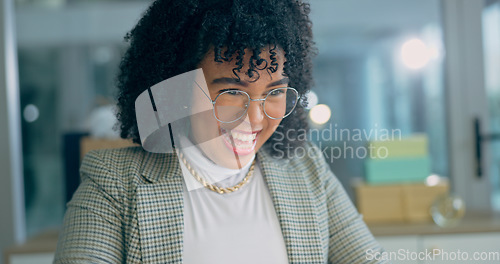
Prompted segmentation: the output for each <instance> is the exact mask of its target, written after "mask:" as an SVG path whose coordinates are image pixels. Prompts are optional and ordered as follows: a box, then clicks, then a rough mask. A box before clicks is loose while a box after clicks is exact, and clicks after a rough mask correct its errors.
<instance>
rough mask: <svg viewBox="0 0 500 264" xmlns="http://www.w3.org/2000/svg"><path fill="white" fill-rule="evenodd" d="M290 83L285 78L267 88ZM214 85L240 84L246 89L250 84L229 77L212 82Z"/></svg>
mask: <svg viewBox="0 0 500 264" xmlns="http://www.w3.org/2000/svg"><path fill="white" fill-rule="evenodd" d="M288 81H289V79H288V78H283V79H281V80H278V81H275V82H272V83H270V84H268V85H267V87H268V88H269V87H273V86H277V85H281V84H288ZM212 84H238V85H242V86H245V87H247V86H248V82H246V81H241V80H238V79H236V78H227V77H223V78H217V79H214V80H213V81H212Z"/></svg>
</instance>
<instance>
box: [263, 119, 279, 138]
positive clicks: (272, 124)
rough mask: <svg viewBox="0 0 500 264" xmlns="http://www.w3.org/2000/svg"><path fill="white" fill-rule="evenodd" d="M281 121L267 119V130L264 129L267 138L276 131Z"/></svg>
mask: <svg viewBox="0 0 500 264" xmlns="http://www.w3.org/2000/svg"><path fill="white" fill-rule="evenodd" d="M280 123H281V120H276V119H269V121H268V123H267V128H266V134H267V135H268V138H269V137H271V135H272V134H273V133H274V131H276V129H277V128H278V126H279V125H280Z"/></svg>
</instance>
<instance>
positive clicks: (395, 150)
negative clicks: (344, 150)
mask: <svg viewBox="0 0 500 264" xmlns="http://www.w3.org/2000/svg"><path fill="white" fill-rule="evenodd" d="M428 145H429V140H428V138H427V135H425V134H414V135H412V136H409V137H404V138H394V139H392V140H383V141H371V142H369V143H368V150H369V151H370V158H371V159H387V158H406V157H423V156H427V155H428V154H429V151H428Z"/></svg>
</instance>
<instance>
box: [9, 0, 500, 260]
mask: <svg viewBox="0 0 500 264" xmlns="http://www.w3.org/2000/svg"><path fill="white" fill-rule="evenodd" d="M310 2H311V9H312V13H311V19H312V21H313V24H314V37H315V40H316V43H317V47H318V50H319V54H318V56H317V57H316V59H315V61H314V66H315V69H314V74H315V81H316V85H315V87H314V89H313V92H314V94H313V95H310V98H309V99H310V101H311V102H312V103H313V104H311V105H310V107H311V110H310V111H311V116H310V118H311V127H312V128H314V129H317V130H318V131H322V130H325V129H327V130H332V129H333V130H336V131H340V129H349V130H351V131H353V130H356V129H359V130H361V131H368V132H369V131H382V130H384V129H386V130H398V131H400V133H401V136H402V137H410V136H412V135H415V134H419V135H425V137H426V140H427V141H426V142H427V148H428V153H427V155H428V157H429V160H430V161H431V162H430V168H429V170H430V172H431V173H432V174H433V175H439V176H440V177H444V178H447V179H448V180H449V183H450V188H451V190H452V191H453V192H454V193H456V194H458V195H460V196H461V197H462V198H463V199H464V201H465V203H466V204H467V207H468V210H470V211H481V212H485V211H486V212H495V211H499V210H500V198H499V197H500V145H499V144H500V142H495V141H485V142H483V143H482V146H483V148H482V153H481V154H482V155H481V156H482V159H481V165H482V168H483V171H482V175H481V176H478V173H477V169H476V168H477V162H476V152H475V151H476V143H475V139H476V138H475V134H474V120H475V118H478V119H479V120H480V123H481V133H482V134H489V133H495V132H496V133H500V77H499V76H500V74H498V73H497V71H498V69H500V1H498V0H418V1H416V0H379V1H373V0H313V1H310ZM150 3H151V1H144V0H128V1H123V0H121V1H112V0H92V1H89V0H15V1H14V0H3V2H2V9H1V11H2V12H3V13H2V14H3V15H2V16H0V18H1V21H0V26H1V27H2V28H3V29H2V30H3V31H0V33H1V34H2V38H1V39H0V40H1V41H2V42H3V44H2V45H0V47H1V48H2V50H0V59H2V61H1V63H2V66H1V67H0V71H2V73H0V81H1V84H0V88H1V89H2V90H1V92H0V105H1V106H2V109H1V110H0V113H2V114H1V115H2V117H1V119H0V131H1V134H0V136H1V140H2V142H1V143H0V147H1V151H0V152H1V153H2V155H3V156H2V158H3V160H4V161H3V162H4V163H2V166H3V167H2V169H1V176H0V193H3V194H2V196H1V198H2V199H1V200H2V203H0V204H1V205H2V208H1V209H2V215H3V216H2V217H0V221H3V222H0V228H1V231H2V234H1V235H0V236H1V237H2V238H0V250H2V251H3V250H4V248H5V247H7V246H9V245H12V244H14V243H15V242H18V243H21V242H23V241H24V240H25V239H26V238H29V237H32V236H36V235H37V234H39V233H43V232H44V231H46V230H48V229H57V228H58V227H60V225H61V224H62V218H63V214H64V210H65V203H66V202H67V197H66V196H67V195H66V189H65V188H66V185H65V184H66V182H67V181H68V178H71V177H72V178H74V177H78V175H68V173H67V172H66V171H65V170H66V167H65V165H67V164H65V162H66V161H67V158H68V157H65V151H64V150H65V144H67V142H66V141H65V136H67V135H71V134H78V133H86V132H88V127H87V124H88V120H89V115H90V114H91V113H92V111H93V110H95V109H96V108H98V107H100V106H103V105H107V104H113V103H114V102H115V94H116V87H115V83H114V81H115V77H116V74H117V67H118V64H119V62H120V58H121V55H122V54H123V52H124V51H125V50H126V48H127V45H126V43H125V42H124V41H123V37H124V35H125V34H126V32H127V31H128V30H130V29H131V28H132V27H133V25H134V24H135V23H136V22H137V21H138V19H139V17H140V15H141V13H142V12H143V11H144V10H145V9H146V8H147V6H148V5H149V4H150ZM6 14H7V15H6ZM16 64H17V67H16ZM16 76H18V78H17V77H16ZM315 98H316V99H317V100H315ZM318 98H319V99H318ZM16 100H17V101H16ZM314 104H317V106H319V107H317V106H316V108H315V105H314ZM328 113H330V114H328ZM333 132H335V131H333ZM15 133H18V134H17V135H16V134H15ZM19 135H20V136H21V137H18V136H19ZM370 140H373V138H370V137H364V138H363V139H362V140H348V141H346V142H343V141H341V140H325V139H324V138H319V139H315V141H317V143H321V144H322V146H323V147H330V148H332V147H338V148H340V149H343V148H345V147H346V146H349V147H353V148H354V149H356V148H358V147H360V146H366V144H367V142H369V141H370ZM344 143H345V144H344ZM327 160H329V162H331V167H332V170H333V171H334V173H335V174H336V175H337V177H338V178H339V179H340V180H341V181H342V183H343V184H344V186H345V187H346V189H347V190H348V192H349V194H350V195H351V197H353V199H354V196H355V194H354V193H353V191H352V189H351V188H350V186H351V184H352V179H354V178H363V176H364V168H365V162H366V159H364V158H360V157H359V156H356V155H354V157H351V156H350V155H347V156H345V155H342V156H341V157H338V158H337V157H331V156H330V157H328V156H327ZM4 232H5V234H4ZM0 263H1V260H0Z"/></svg>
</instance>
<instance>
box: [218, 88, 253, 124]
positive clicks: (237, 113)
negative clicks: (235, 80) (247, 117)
mask: <svg viewBox="0 0 500 264" xmlns="http://www.w3.org/2000/svg"><path fill="white" fill-rule="evenodd" d="M249 101H250V98H249V97H248V94H246V93H244V92H241V91H237V90H234V91H233V90H232V91H225V92H223V93H221V94H220V95H219V96H218V97H217V99H215V104H214V113H215V117H217V119H218V120H219V121H221V122H227V123H229V122H234V121H236V120H238V119H240V118H241V117H242V116H243V115H244V114H245V113H246V110H247V106H248V102H249Z"/></svg>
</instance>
